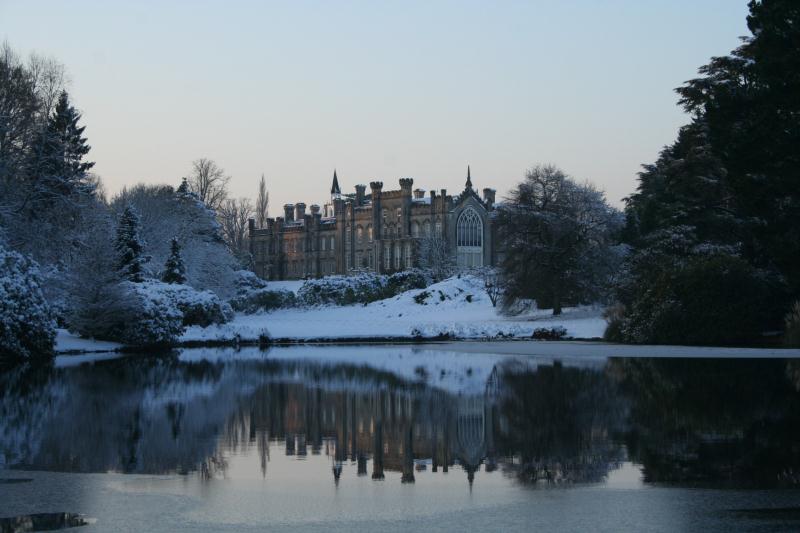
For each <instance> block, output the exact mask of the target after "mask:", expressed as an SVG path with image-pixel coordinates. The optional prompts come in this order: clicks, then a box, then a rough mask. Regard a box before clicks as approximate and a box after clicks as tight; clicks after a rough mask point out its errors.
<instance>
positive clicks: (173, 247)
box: [161, 237, 186, 284]
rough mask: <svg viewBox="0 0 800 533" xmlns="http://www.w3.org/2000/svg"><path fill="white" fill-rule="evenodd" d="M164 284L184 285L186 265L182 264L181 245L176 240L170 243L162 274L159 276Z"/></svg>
mask: <svg viewBox="0 0 800 533" xmlns="http://www.w3.org/2000/svg"><path fill="white" fill-rule="evenodd" d="M161 281H163V282H164V283H178V284H184V283H186V265H184V264H183V258H182V257H181V245H180V244H178V239H176V238H174V237H173V239H172V241H171V242H170V251H169V257H168V258H167V262H166V263H165V264H164V273H163V274H162V275H161Z"/></svg>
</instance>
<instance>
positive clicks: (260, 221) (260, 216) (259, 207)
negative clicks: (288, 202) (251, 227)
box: [255, 174, 269, 228]
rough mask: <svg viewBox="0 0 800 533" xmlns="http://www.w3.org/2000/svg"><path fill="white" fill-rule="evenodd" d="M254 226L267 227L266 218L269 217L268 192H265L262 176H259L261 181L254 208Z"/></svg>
mask: <svg viewBox="0 0 800 533" xmlns="http://www.w3.org/2000/svg"><path fill="white" fill-rule="evenodd" d="M255 211H256V212H255V219H256V225H257V226H258V227H259V228H263V227H264V226H266V225H267V217H268V216H269V191H268V190H267V182H266V181H265V180H264V174H261V181H260V182H259V183H258V198H256V207H255Z"/></svg>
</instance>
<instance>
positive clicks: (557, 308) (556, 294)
mask: <svg viewBox="0 0 800 533" xmlns="http://www.w3.org/2000/svg"><path fill="white" fill-rule="evenodd" d="M560 314H561V280H560V279H559V277H558V275H556V276H554V278H553V315H554V316H555V315H560Z"/></svg>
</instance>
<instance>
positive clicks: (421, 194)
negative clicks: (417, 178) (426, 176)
mask: <svg viewBox="0 0 800 533" xmlns="http://www.w3.org/2000/svg"><path fill="white" fill-rule="evenodd" d="M423 198H425V189H414V199H416V200H422V199H423Z"/></svg>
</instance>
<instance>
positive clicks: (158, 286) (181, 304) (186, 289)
mask: <svg viewBox="0 0 800 533" xmlns="http://www.w3.org/2000/svg"><path fill="white" fill-rule="evenodd" d="M139 289H140V290H142V291H150V292H157V293H161V294H163V296H164V297H165V298H167V299H168V300H169V301H170V302H171V303H172V304H173V305H174V306H175V307H177V308H178V310H179V311H180V312H181V314H182V315H183V318H182V321H183V325H184V326H201V327H204V328H205V327H208V326H210V325H211V324H224V323H226V322H229V321H230V320H231V319H232V318H233V309H231V306H230V305H229V304H227V303H225V302H223V301H222V300H221V299H220V298H219V296H217V295H216V294H214V293H213V292H211V291H198V290H196V289H194V288H192V287H190V286H188V285H176V284H169V283H162V282H158V281H148V282H145V283H142V284H140V286H139Z"/></svg>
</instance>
